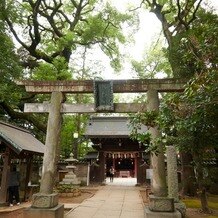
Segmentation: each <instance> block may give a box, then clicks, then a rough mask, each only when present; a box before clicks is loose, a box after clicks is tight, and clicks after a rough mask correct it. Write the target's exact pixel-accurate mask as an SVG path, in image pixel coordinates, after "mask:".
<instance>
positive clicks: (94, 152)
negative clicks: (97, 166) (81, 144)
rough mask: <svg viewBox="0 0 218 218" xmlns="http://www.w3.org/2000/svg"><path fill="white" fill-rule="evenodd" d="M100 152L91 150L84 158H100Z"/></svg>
mask: <svg viewBox="0 0 218 218" xmlns="http://www.w3.org/2000/svg"><path fill="white" fill-rule="evenodd" d="M98 155H99V154H98V152H97V151H89V152H88V153H87V154H86V155H85V156H84V159H97V158H98Z"/></svg>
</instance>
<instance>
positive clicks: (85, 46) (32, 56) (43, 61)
mask: <svg viewBox="0 0 218 218" xmlns="http://www.w3.org/2000/svg"><path fill="white" fill-rule="evenodd" d="M0 8H1V19H2V21H3V22H4V25H5V27H6V28H7V31H8V33H9V34H10V35H11V36H13V40H14V41H15V42H16V47H15V48H14V51H15V52H16V53H17V54H18V56H19V61H18V63H19V64H20V66H21V67H22V69H21V68H19V71H20V77H19V79H34V80H68V79H93V78H94V77H95V76H99V75H96V74H95V73H94V70H92V71H91V70H89V69H88V68H87V67H86V66H85V68H86V69H85V70H86V72H85V71H84V69H83V67H84V66H83V64H81V65H78V64H77V63H78V62H80V63H83V62H84V55H83V53H84V52H83V51H84V50H85V51H90V50H92V49H94V48H98V49H100V50H101V51H102V54H103V53H104V54H106V56H108V57H109V58H110V60H111V65H112V66H113V67H114V69H116V70H119V69H120V68H121V55H120V52H119V44H120V43H125V36H124V34H123V33H122V25H123V24H124V23H125V24H127V25H130V24H131V25H133V24H134V22H135V21H136V20H137V19H133V17H132V16H131V15H129V14H122V13H119V12H118V11H117V10H116V9H115V8H113V7H111V6H110V5H109V4H108V3H107V1H103V2H102V1H97V0H51V1H47V0H26V1H20V0H17V1H16V0H3V1H1V2H0ZM11 43H12V42H11ZM80 54H81V55H80ZM75 56H76V57H77V59H75ZM78 59H79V61H78ZM9 62H10V61H9ZM9 62H8V63H9ZM18 63H17V66H18ZM96 66H97V65H95V64H93V68H95V67H96ZM79 67H80V68H79ZM81 72H82V74H81ZM84 72H85V73H84ZM10 73H12V72H10ZM10 75H11V74H8V76H7V79H8V80H10V81H11V79H12V77H11V76H10ZM8 84H9V83H8ZM13 90H14V91H15V90H16V89H13ZM20 90H21V91H20V92H14V93H15V95H16V101H15V100H12V98H5V97H4V98H1V109H2V111H3V113H4V115H5V116H7V117H8V118H10V119H11V120H14V121H15V122H16V123H22V125H24V123H25V126H31V127H34V129H33V131H35V132H36V133H37V134H38V135H41V137H42V135H43V134H45V131H46V125H45V123H46V122H45V119H46V116H42V115H40V116H38V115H31V114H28V115H27V114H24V113H23V112H22V110H23V105H24V103H25V102H42V101H43V100H49V96H41V95H29V94H26V93H25V92H23V90H22V89H20ZM6 91H9V89H8V88H7V89H6ZM4 96H6V95H4ZM67 97H68V96H67ZM83 99H87V98H83V97H81V98H79V99H78V97H77V96H73V97H70V98H67V99H66V100H68V101H73V102H78V101H79V102H82V101H83ZM77 120H78V119H77ZM77 129H78V130H79V129H80V127H79V126H78V128H77Z"/></svg>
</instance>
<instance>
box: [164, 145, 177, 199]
mask: <svg viewBox="0 0 218 218" xmlns="http://www.w3.org/2000/svg"><path fill="white" fill-rule="evenodd" d="M166 153H167V183H168V197H170V198H174V202H179V194H178V193H179V188H178V176H177V156H176V148H175V147H174V146H167V151H166Z"/></svg>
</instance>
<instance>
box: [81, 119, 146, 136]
mask: <svg viewBox="0 0 218 218" xmlns="http://www.w3.org/2000/svg"><path fill="white" fill-rule="evenodd" d="M147 130H148V128H147V127H146V126H144V125H142V126H141V128H140V130H139V132H146V131H147ZM130 133H131V127H130V125H129V120H128V117H92V118H90V120H89V123H88V125H87V126H86V129H85V134H84V135H85V136H86V137H87V138H129V136H130Z"/></svg>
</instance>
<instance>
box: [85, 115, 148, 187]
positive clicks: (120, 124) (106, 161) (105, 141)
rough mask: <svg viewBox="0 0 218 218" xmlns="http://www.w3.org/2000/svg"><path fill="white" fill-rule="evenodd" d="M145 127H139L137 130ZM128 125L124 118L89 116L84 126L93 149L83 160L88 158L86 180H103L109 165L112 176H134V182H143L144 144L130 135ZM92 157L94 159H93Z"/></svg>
mask: <svg viewBox="0 0 218 218" xmlns="http://www.w3.org/2000/svg"><path fill="white" fill-rule="evenodd" d="M146 131H148V128H147V127H146V126H141V129H140V130H139V132H146ZM130 134H131V127H130V125H129V121H128V118H127V117H92V118H91V119H90V121H89V123H88V125H87V127H86V130H85V136H86V137H87V138H89V139H90V140H91V142H92V147H93V148H94V149H95V150H96V152H90V153H88V154H87V155H86V157H85V158H86V159H92V162H91V167H90V182H100V183H102V182H104V181H105V178H106V177H107V176H109V174H108V173H109V169H110V167H111V166H113V168H114V169H115V177H126V178H128V177H133V178H137V183H138V184H142V183H144V182H145V178H146V169H147V168H149V166H148V165H147V164H146V163H145V159H144V158H145V155H146V154H145V149H146V145H144V144H141V143H139V142H138V141H137V140H133V139H131V137H130ZM93 159H95V162H93Z"/></svg>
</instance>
